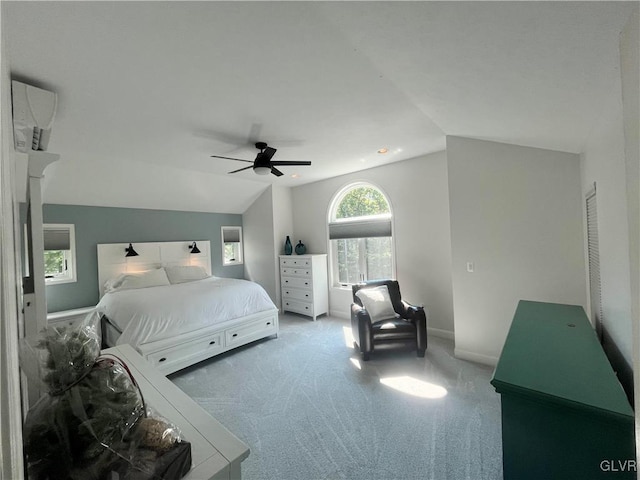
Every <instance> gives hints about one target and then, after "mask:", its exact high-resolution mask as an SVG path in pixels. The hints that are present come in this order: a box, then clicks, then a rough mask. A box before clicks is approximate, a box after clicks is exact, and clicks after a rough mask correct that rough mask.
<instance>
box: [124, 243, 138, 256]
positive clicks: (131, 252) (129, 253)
mask: <svg viewBox="0 0 640 480" xmlns="http://www.w3.org/2000/svg"><path fill="white" fill-rule="evenodd" d="M124 251H125V252H127V253H126V255H125V257H137V256H138V252H136V251H135V250H134V249H133V245H131V244H129V246H128V247H127V248H125V249H124Z"/></svg>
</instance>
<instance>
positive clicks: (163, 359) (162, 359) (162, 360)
mask: <svg viewBox="0 0 640 480" xmlns="http://www.w3.org/2000/svg"><path fill="white" fill-rule="evenodd" d="M166 359H167V357H162V358H161V359H160V360H158V361H159V362H164V361H165V360H166Z"/></svg>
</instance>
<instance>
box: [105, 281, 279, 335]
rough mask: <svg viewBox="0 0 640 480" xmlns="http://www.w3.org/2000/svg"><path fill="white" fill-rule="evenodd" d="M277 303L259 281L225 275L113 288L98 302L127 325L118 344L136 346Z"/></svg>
mask: <svg viewBox="0 0 640 480" xmlns="http://www.w3.org/2000/svg"><path fill="white" fill-rule="evenodd" d="M275 308H276V306H275V305H274V304H273V302H272V301H271V299H270V298H269V295H267V292H266V291H265V290H264V289H263V288H262V287H261V286H260V285H258V284H257V283H254V282H250V281H248V280H238V279H235V278H220V277H209V278H205V279H204V280H197V281H194V282H188V283H181V284H177V285H168V286H161V287H149V288H138V289H133V290H122V291H116V292H111V293H107V294H106V295H105V296H104V297H102V299H101V300H100V302H99V303H98V305H97V307H96V309H97V310H98V312H100V313H101V314H104V315H106V316H107V318H108V319H109V320H110V321H111V323H113V324H114V325H116V326H117V327H118V329H120V330H121V331H122V335H121V336H120V338H118V341H117V342H116V343H117V345H122V344H125V343H128V344H130V345H132V346H134V347H135V346H137V345H141V344H144V343H148V342H154V341H156V340H162V339H165V338H170V337H174V336H176V335H180V334H182V333H188V332H192V331H195V330H198V329H200V328H203V327H207V326H210V325H212V324H215V323H219V322H223V321H225V320H231V319H234V318H238V317H243V316H246V315H250V314H252V313H257V312H262V311H265V310H272V309H275Z"/></svg>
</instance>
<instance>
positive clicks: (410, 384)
mask: <svg viewBox="0 0 640 480" xmlns="http://www.w3.org/2000/svg"><path fill="white" fill-rule="evenodd" d="M380 383H382V384H383V385H386V386H387V387H391V388H393V389H395V390H398V391H400V392H402V393H406V394H407V395H413V396H414V397H420V398H442V397H444V396H445V395H446V394H447V389H446V388H444V387H441V386H440V385H436V384H434V383H429V382H425V381H424V380H418V379H417V378H413V377H409V376H406V375H405V376H402V377H384V378H381V379H380Z"/></svg>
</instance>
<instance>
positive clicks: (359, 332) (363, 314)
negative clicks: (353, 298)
mask: <svg viewBox="0 0 640 480" xmlns="http://www.w3.org/2000/svg"><path fill="white" fill-rule="evenodd" d="M351 333H352V334H353V339H354V340H355V342H356V343H357V344H358V347H359V349H360V352H362V353H363V355H365V356H366V355H368V352H370V351H371V350H372V349H373V335H372V329H371V317H370V316H369V312H367V310H366V309H365V308H364V307H362V306H360V305H358V304H357V303H352V304H351Z"/></svg>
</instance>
